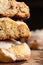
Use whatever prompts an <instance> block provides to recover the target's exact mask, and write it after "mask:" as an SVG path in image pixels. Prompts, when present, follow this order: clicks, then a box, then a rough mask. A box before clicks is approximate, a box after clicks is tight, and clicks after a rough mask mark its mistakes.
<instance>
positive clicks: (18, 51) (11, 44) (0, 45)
mask: <svg viewBox="0 0 43 65" xmlns="http://www.w3.org/2000/svg"><path fill="white" fill-rule="evenodd" d="M16 43H17V41H11V40H10V41H0V62H14V61H17V60H19V61H20V60H28V59H29V58H30V56H31V51H30V48H29V47H28V45H27V44H26V43H22V44H20V42H18V43H19V44H18V43H17V44H16Z"/></svg>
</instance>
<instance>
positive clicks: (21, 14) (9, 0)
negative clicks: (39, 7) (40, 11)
mask: <svg viewBox="0 0 43 65" xmlns="http://www.w3.org/2000/svg"><path fill="white" fill-rule="evenodd" d="M0 15H2V16H6V17H15V16H16V17H18V18H29V17H30V10H29V7H28V6H27V5H26V4H25V3H24V2H17V1H15V0H0Z"/></svg>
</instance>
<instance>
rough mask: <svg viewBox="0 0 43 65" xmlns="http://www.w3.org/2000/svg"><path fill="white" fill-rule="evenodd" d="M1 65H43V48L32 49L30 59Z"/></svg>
mask: <svg viewBox="0 0 43 65" xmlns="http://www.w3.org/2000/svg"><path fill="white" fill-rule="evenodd" d="M0 65H43V50H32V55H31V58H30V59H29V60H28V61H20V62H14V63H0Z"/></svg>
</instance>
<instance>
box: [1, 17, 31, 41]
mask: <svg viewBox="0 0 43 65" xmlns="http://www.w3.org/2000/svg"><path fill="white" fill-rule="evenodd" d="M22 37H30V30H29V28H28V26H27V25H26V23H24V22H21V21H14V20H12V19H10V18H0V40H5V39H11V38H13V39H18V38H22Z"/></svg>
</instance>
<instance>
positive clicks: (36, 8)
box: [17, 0, 43, 30]
mask: <svg viewBox="0 0 43 65" xmlns="http://www.w3.org/2000/svg"><path fill="white" fill-rule="evenodd" d="M17 1H24V2H25V3H26V4H27V5H28V6H29V7H30V14H31V16H30V18H29V19H27V20H25V21H26V23H27V24H28V26H29V28H30V30H35V29H42V28H43V0H17Z"/></svg>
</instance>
